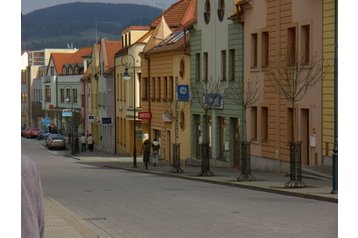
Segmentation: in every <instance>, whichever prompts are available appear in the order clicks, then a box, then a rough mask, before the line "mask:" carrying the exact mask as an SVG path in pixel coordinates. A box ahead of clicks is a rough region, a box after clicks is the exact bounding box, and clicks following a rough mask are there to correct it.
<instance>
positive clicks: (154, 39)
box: [143, 15, 172, 52]
mask: <svg viewBox="0 0 358 238" xmlns="http://www.w3.org/2000/svg"><path fill="white" fill-rule="evenodd" d="M171 33H172V31H171V30H170V28H169V26H168V24H167V23H166V21H165V18H164V16H163V15H162V18H161V21H160V23H159V24H158V25H157V27H156V28H155V30H154V31H153V33H152V35H151V37H150V39H149V41H148V43H147V44H146V46H145V47H144V49H143V51H144V52H146V51H148V50H150V49H152V48H153V47H154V46H156V45H157V44H158V43H160V42H161V41H162V40H163V39H165V38H166V37H167V36H169V35H170V34H171Z"/></svg>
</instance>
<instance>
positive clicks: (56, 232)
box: [44, 197, 98, 238]
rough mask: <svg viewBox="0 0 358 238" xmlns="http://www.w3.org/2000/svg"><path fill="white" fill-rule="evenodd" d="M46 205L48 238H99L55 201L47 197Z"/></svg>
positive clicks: (46, 235) (46, 231)
mask: <svg viewBox="0 0 358 238" xmlns="http://www.w3.org/2000/svg"><path fill="white" fill-rule="evenodd" d="M44 203H45V237H46V238H63V237H66V238H81V237H86V238H87V237H88V238H96V237H98V236H97V235H96V234H95V233H93V232H92V231H91V230H90V229H88V228H87V227H86V226H85V225H84V224H82V223H80V219H77V218H75V217H74V216H72V215H71V213H70V211H68V210H67V209H66V208H65V207H63V206H62V205H61V204H59V203H58V202H57V201H55V200H54V199H52V198H50V197H45V200H44Z"/></svg>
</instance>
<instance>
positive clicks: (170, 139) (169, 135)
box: [166, 130, 173, 165]
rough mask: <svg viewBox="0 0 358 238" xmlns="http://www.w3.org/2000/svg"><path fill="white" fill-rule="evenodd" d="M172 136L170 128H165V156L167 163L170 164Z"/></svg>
mask: <svg viewBox="0 0 358 238" xmlns="http://www.w3.org/2000/svg"><path fill="white" fill-rule="evenodd" d="M172 146H173V145H172V136H171V132H170V130H167V150H166V151H167V154H166V156H167V158H168V161H169V164H170V165H171V164H172Z"/></svg>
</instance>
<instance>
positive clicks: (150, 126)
mask: <svg viewBox="0 0 358 238" xmlns="http://www.w3.org/2000/svg"><path fill="white" fill-rule="evenodd" d="M144 58H145V59H146V60H147V61H148V64H147V67H148V80H149V81H148V82H149V83H148V110H149V112H152V108H151V105H152V104H151V96H150V85H151V83H150V82H151V77H150V58H149V57H147V56H146V55H145V56H144ZM148 125H149V140H151V135H152V118H150V119H149V123H148Z"/></svg>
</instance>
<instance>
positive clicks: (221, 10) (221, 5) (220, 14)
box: [218, 0, 225, 21]
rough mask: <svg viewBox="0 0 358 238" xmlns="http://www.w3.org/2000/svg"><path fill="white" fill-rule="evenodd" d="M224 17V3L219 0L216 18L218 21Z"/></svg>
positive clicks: (222, 0)
mask: <svg viewBox="0 0 358 238" xmlns="http://www.w3.org/2000/svg"><path fill="white" fill-rule="evenodd" d="M224 15H225V1H224V0H219V6H218V18H219V20H220V21H222V20H223V19H224Z"/></svg>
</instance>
